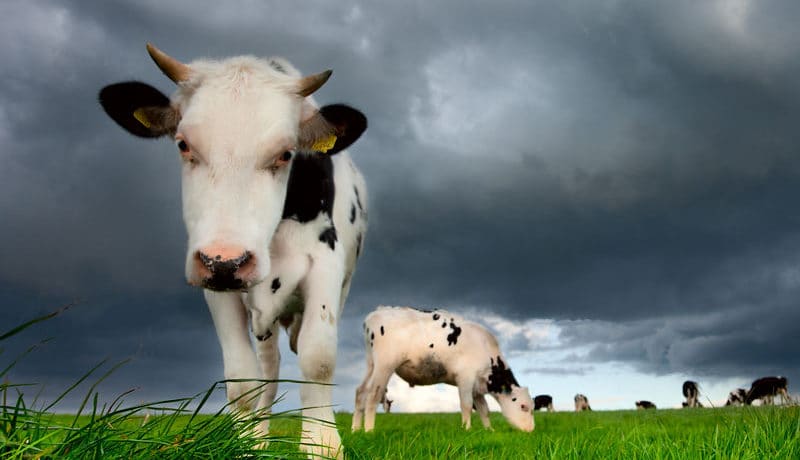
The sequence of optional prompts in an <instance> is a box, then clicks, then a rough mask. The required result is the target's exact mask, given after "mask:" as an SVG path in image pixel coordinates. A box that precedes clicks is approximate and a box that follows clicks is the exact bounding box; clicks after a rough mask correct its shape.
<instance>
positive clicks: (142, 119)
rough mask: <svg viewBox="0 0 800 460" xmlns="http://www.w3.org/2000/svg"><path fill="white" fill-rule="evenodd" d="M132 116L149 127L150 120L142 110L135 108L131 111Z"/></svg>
mask: <svg viewBox="0 0 800 460" xmlns="http://www.w3.org/2000/svg"><path fill="white" fill-rule="evenodd" d="M133 118H135V119H137V120H138V121H139V123H141V124H142V125H143V126H144V127H145V128H150V126H151V124H150V120H148V119H147V115H145V114H144V110H142V109H136V110H134V111H133Z"/></svg>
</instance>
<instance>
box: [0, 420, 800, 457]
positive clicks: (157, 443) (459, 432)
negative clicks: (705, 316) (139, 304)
mask: <svg viewBox="0 0 800 460" xmlns="http://www.w3.org/2000/svg"><path fill="white" fill-rule="evenodd" d="M74 418H75V417H74V416H73V415H48V416H45V417H43V418H41V419H40V420H39V423H38V424H36V425H34V426H31V427H28V428H27V429H25V430H23V431H24V432H25V433H26V434H27V435H28V437H27V439H28V440H29V441H28V443H27V444H25V445H26V446H27V450H25V451H24V452H23V451H19V453H17V454H15V452H13V451H7V452H6V453H5V455H7V456H8V457H3V456H2V455H0V457H2V458H154V457H158V458H235V457H239V458H253V457H256V456H261V457H268V458H269V457H271V458H292V457H297V456H298V454H299V451H298V443H299V431H300V419H299V418H297V417H277V418H276V419H274V420H273V421H272V429H271V436H272V437H273V438H274V440H279V442H276V441H273V442H272V443H271V444H270V446H269V449H268V450H267V451H266V452H259V451H257V450H254V447H255V445H254V444H253V443H249V442H247V441H244V442H243V441H242V439H243V438H242V437H241V436H239V435H237V434H236V433H237V428H236V422H235V421H234V420H233V419H232V417H230V416H227V415H219V416H214V415H198V416H197V417H195V418H194V419H193V420H191V421H190V418H191V416H189V415H179V416H174V415H172V414H168V415H164V416H153V417H151V418H150V419H149V421H148V422H147V423H145V424H143V423H142V422H143V418H142V417H141V416H130V417H122V418H121V419H119V420H117V421H116V422H112V421H103V422H102V423H99V424H98V423H97V422H96V420H92V417H91V416H82V417H80V418H79V419H78V422H77V423H76V424H75V425H76V427H73V428H68V427H69V426H70V424H71V423H72V421H73V420H74ZM474 418H475V419H474V420H473V423H480V422H479V421H478V419H477V416H475V417H474ZM0 420H2V419H0ZM336 420H337V423H338V425H339V427H340V432H341V434H342V438H343V442H344V445H345V453H346V456H347V458H352V459H377V458H387V459H429V458H442V459H445V458H453V459H458V458H492V459H521V458H554V459H587V458H631V459H754V460H755V459H758V460H760V459H775V458H777V459H797V458H800V408H798V407H774V408H773V407H749V408H724V409H693V410H659V411H646V412H642V411H639V412H637V411H613V412H591V413H588V412H584V413H577V414H576V413H572V412H561V413H537V414H536V430H535V431H534V432H533V433H522V432H519V431H516V430H513V429H512V428H511V427H510V426H509V425H508V424H507V423H505V421H504V420H503V418H502V416H501V415H500V414H492V425H493V426H494V427H495V430H494V431H487V430H485V429H483V428H482V427H480V426H473V428H472V430H470V431H465V430H463V429H461V428H460V426H459V421H460V416H459V415H458V414H454V413H453V414H388V415H387V414H378V418H377V421H376V429H375V431H374V432H372V433H363V432H357V433H350V432H349V429H346V427H349V425H350V420H351V415H350V414H349V413H337V414H336ZM91 425H94V426H93V427H92V428H90V429H88V428H87V427H88V426H91ZM193 425H194V427H193V428H191V429H188V430H187V427H192V426H193ZM44 427H60V428H56V429H54V430H52V429H43V428H44ZM75 434H77V435H78V439H76V438H75V437H74V436H75ZM70 436H72V438H71V440H70V441H69V446H70V448H65V445H66V444H65V439H68V438H70ZM245 439H246V438H245ZM22 453H24V455H23V454H22Z"/></svg>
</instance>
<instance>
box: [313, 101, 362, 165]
mask: <svg viewBox="0 0 800 460" xmlns="http://www.w3.org/2000/svg"><path fill="white" fill-rule="evenodd" d="M366 129H367V117H365V116H364V114H363V113H361V112H360V111H358V110H356V109H354V108H352V107H350V106H347V105H344V104H333V105H326V106H325V107H322V108H321V109H319V111H318V112H317V113H315V114H314V115H313V116H311V117H310V118H309V119H308V120H306V121H304V122H303V124H302V125H301V126H300V137H299V141H298V142H299V144H300V148H301V149H303V150H313V151H319V152H324V153H327V154H329V155H333V154H335V153H338V152H340V151H342V150H344V149H346V148H347V147H349V146H350V145H351V144H352V143H353V142H355V141H356V140H358V138H359V137H361V134H362V133H363V132H364V131H365V130H366Z"/></svg>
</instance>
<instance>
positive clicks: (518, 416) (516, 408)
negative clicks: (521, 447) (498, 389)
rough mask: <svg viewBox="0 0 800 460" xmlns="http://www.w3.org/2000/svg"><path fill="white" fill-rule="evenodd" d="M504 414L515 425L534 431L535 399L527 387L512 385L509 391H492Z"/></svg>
mask: <svg viewBox="0 0 800 460" xmlns="http://www.w3.org/2000/svg"><path fill="white" fill-rule="evenodd" d="M492 396H494V398H495V399H496V400H497V403H498V404H500V410H501V411H502V412H503V416H504V417H505V418H506V420H508V423H510V424H511V425H512V426H513V427H515V428H517V429H519V430H522V431H527V432H530V431H533V428H534V421H533V399H531V394H530V392H529V391H528V388H527V387H520V386H517V385H512V386H511V388H510V389H509V391H508V392H502V393H492Z"/></svg>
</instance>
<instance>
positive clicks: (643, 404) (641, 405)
mask: <svg viewBox="0 0 800 460" xmlns="http://www.w3.org/2000/svg"><path fill="white" fill-rule="evenodd" d="M655 408H656V405H655V404H653V403H652V402H650V401H644V400H642V401H636V410H645V409H655Z"/></svg>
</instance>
